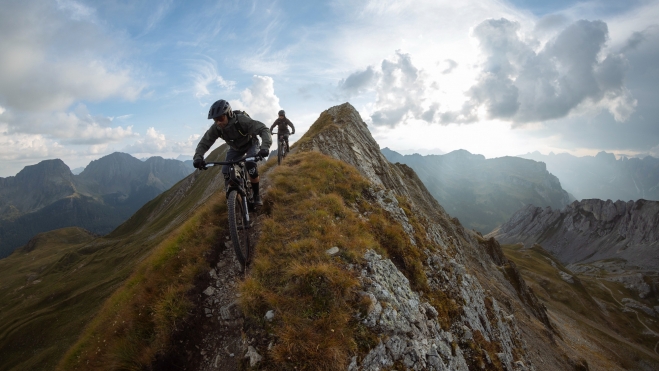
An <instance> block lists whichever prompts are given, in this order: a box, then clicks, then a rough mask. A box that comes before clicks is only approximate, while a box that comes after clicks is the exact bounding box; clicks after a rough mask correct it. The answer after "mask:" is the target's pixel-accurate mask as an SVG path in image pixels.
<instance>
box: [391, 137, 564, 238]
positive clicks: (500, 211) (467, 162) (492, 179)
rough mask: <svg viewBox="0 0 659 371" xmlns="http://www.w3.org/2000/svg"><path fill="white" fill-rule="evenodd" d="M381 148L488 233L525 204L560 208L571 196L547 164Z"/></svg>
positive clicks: (472, 226) (455, 211) (448, 206)
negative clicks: (408, 153) (402, 153)
mask: <svg viewBox="0 0 659 371" xmlns="http://www.w3.org/2000/svg"><path fill="white" fill-rule="evenodd" d="M382 153H383V154H384V156H385V157H386V158H387V160H389V161H390V162H392V163H402V164H406V165H408V166H410V167H411V168H412V169H414V171H415V172H416V173H417V174H418V176H419V178H420V179H421V180H422V181H423V183H424V184H425V185H426V187H427V188H428V191H429V192H430V193H431V194H432V195H433V196H434V197H435V199H437V201H439V203H440V204H441V205H442V206H443V207H444V208H445V209H446V210H447V211H448V212H449V213H451V215H453V216H455V217H457V218H458V219H459V220H460V222H461V223H463V224H464V226H465V227H467V228H470V229H475V230H477V231H479V232H481V233H488V232H490V231H492V230H493V229H494V228H496V227H497V226H499V225H501V224H502V223H504V222H505V221H506V220H508V218H510V216H511V215H513V213H514V212H515V211H517V210H519V209H520V208H522V207H523V206H525V205H527V204H532V205H537V206H551V207H553V208H561V207H563V206H565V205H567V204H568V203H569V202H570V201H571V200H573V198H571V197H570V195H569V194H568V193H567V192H566V191H564V190H563V188H562V187H561V183H560V182H559V180H558V178H556V177H555V176H554V175H552V174H551V173H549V172H548V171H547V168H546V166H545V164H543V163H541V162H536V161H533V160H526V159H521V158H517V157H499V158H492V159H486V158H485V157H484V156H483V155H475V154H471V153H469V152H468V151H466V150H457V151H453V152H450V153H448V154H445V155H428V156H421V155H419V154H413V155H401V154H399V153H397V152H395V151H392V150H390V149H389V148H384V149H382Z"/></svg>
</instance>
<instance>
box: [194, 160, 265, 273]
mask: <svg viewBox="0 0 659 371" xmlns="http://www.w3.org/2000/svg"><path fill="white" fill-rule="evenodd" d="M262 159H263V158H262V157H261V156H258V155H257V156H252V157H247V156H244V157H242V158H240V159H238V160H235V161H222V162H206V166H208V165H211V166H220V165H229V184H228V188H227V190H226V196H227V208H228V209H229V233H230V234H231V242H232V243H233V249H234V251H235V252H236V257H237V258H238V261H239V262H240V266H241V268H242V270H243V271H245V269H246V268H247V265H248V264H249V262H250V259H251V246H250V240H249V230H250V228H252V224H253V222H252V220H250V217H249V211H250V210H252V211H253V210H254V194H253V192H252V183H251V182H250V181H249V179H247V171H246V170H245V162H258V161H261V160H262Z"/></svg>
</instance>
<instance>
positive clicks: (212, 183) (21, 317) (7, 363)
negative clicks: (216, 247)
mask: <svg viewBox="0 0 659 371" xmlns="http://www.w3.org/2000/svg"><path fill="white" fill-rule="evenodd" d="M225 152H226V146H221V147H220V148H218V149H217V150H215V151H213V153H212V154H211V155H210V156H209V158H210V159H219V158H223V157H224V153H225ZM217 173H218V169H210V170H208V171H205V172H195V173H193V174H191V175H190V176H188V177H187V178H185V179H183V180H182V181H180V182H179V183H177V184H176V185H175V186H174V187H172V188H171V189H170V190H168V191H166V192H164V193H162V194H161V195H159V196H158V197H156V198H155V199H153V200H152V201H150V202H149V203H147V204H146V205H145V206H144V207H142V209H140V210H139V211H138V212H137V213H135V214H134V215H133V216H132V217H131V218H130V219H129V220H128V221H126V222H125V223H124V224H122V225H121V226H119V227H118V228H117V229H116V230H115V231H113V232H112V233H110V234H109V235H107V236H104V237H99V238H93V237H92V236H91V235H90V234H89V233H88V232H84V231H82V230H81V229H78V228H67V229H64V230H56V231H51V232H47V233H42V234H41V235H39V236H37V237H35V239H33V240H32V241H31V242H30V243H28V244H27V246H26V247H24V248H21V249H18V250H17V251H15V252H14V253H13V254H12V255H10V256H9V257H7V258H5V259H2V260H0V303H1V304H0V359H2V362H1V363H0V370H27V369H29V370H52V369H54V368H55V366H56V364H57V362H58V361H59V359H60V358H61V357H62V355H63V354H64V353H65V352H66V350H67V349H69V348H70V347H71V346H72V345H73V344H74V343H75V342H76V340H78V338H79V337H80V335H81V333H82V331H83V330H84V329H85V327H86V326H88V325H89V323H90V321H91V320H92V319H93V318H95V317H97V316H98V311H99V309H100V308H101V306H102V305H103V303H104V302H106V300H107V298H108V297H110V295H112V293H113V292H115V291H116V290H117V288H119V287H122V285H124V284H125V281H126V279H127V278H128V277H129V276H131V274H134V272H135V269H136V267H137V266H138V265H139V264H144V261H149V259H153V258H149V256H152V255H153V254H154V248H158V249H160V250H159V251H162V249H163V248H165V249H166V248H167V246H170V245H171V241H177V239H176V238H177V236H179V237H178V238H181V237H180V236H181V234H184V232H185V231H186V230H187V231H189V230H190V229H191V228H195V227H194V223H195V221H196V222H197V223H201V222H202V221H203V222H204V224H206V223H207V220H205V219H199V215H200V213H205V214H206V215H209V214H210V215H212V217H210V219H213V218H214V215H216V214H217V213H216V211H217V210H216V209H214V208H213V205H215V204H218V203H219V204H220V205H221V204H222V201H223V197H220V195H219V194H218V195H215V196H214V194H215V191H216V190H217V189H219V187H220V186H221V184H222V183H223V181H222V180H221V176H220V177H219V178H220V179H219V180H218V177H217ZM202 204H203V207H200V206H202ZM214 210H215V211H214ZM219 210H221V209H219ZM184 224H185V225H184ZM177 231H178V232H177ZM203 231H204V234H201V236H203V235H205V234H206V233H208V234H212V233H214V229H213V228H209V229H203ZM165 241H170V245H167V243H166V242H165ZM209 246H210V244H206V245H201V244H200V248H202V249H203V248H209ZM170 247H171V246H170ZM156 255H157V254H156ZM200 256H203V254H201V255H200ZM145 259H146V260H145Z"/></svg>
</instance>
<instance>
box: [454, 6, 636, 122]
mask: <svg viewBox="0 0 659 371" xmlns="http://www.w3.org/2000/svg"><path fill="white" fill-rule="evenodd" d="M474 36H475V37H476V38H477V39H478V40H479V42H480V47H481V50H482V52H483V56H484V61H483V62H482V64H481V72H480V76H479V78H478V82H477V83H476V85H474V86H473V87H472V88H471V89H470V90H469V92H468V93H467V95H468V97H469V101H468V102H467V103H465V105H464V107H463V109H462V110H461V111H459V112H455V111H454V112H447V113H444V115H443V116H442V117H443V120H444V121H448V122H474V121H477V120H479V111H478V110H479V109H480V108H484V109H485V112H486V114H487V116H488V117H489V118H495V119H504V120H510V121H512V122H516V123H528V122H542V121H547V120H553V119H558V118H562V117H566V116H568V115H569V114H570V113H571V112H572V111H573V110H575V109H576V108H577V107H578V106H580V105H582V104H583V105H598V106H600V107H605V108H606V109H608V110H609V111H610V112H611V113H612V114H613V115H614V117H615V118H616V120H619V121H625V120H627V118H629V116H630V115H631V114H632V113H633V112H634V108H635V106H636V100H635V99H634V98H633V97H632V95H631V93H630V92H629V91H628V90H627V89H625V87H624V84H623V81H624V79H623V77H624V73H625V68H626V64H625V59H624V57H623V56H622V55H617V54H604V55H603V57H602V51H603V48H604V45H605V42H606V40H607V36H608V28H607V26H606V23H604V22H602V21H592V22H591V21H584V20H582V21H577V22H575V23H573V24H571V25H569V26H568V27H567V28H565V29H564V30H563V31H562V32H560V33H559V34H558V36H556V38H554V39H552V40H551V41H550V42H548V43H547V44H546V45H545V46H544V47H543V48H542V49H540V50H539V51H538V52H536V51H535V49H534V47H535V45H536V44H537V41H535V40H534V39H529V40H526V39H525V38H524V36H523V34H522V33H521V32H520V24H519V23H517V22H511V21H509V20H507V19H504V18H501V19H498V20H494V19H490V20H487V21H484V22H482V23H481V24H479V25H478V26H477V27H476V28H475V29H474Z"/></svg>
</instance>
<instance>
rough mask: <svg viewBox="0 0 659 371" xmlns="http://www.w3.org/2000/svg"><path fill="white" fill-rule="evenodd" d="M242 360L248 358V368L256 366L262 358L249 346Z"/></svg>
mask: <svg viewBox="0 0 659 371" xmlns="http://www.w3.org/2000/svg"><path fill="white" fill-rule="evenodd" d="M244 358H249V367H254V366H256V364H257V363H259V362H261V360H262V359H263V357H262V356H261V355H260V354H259V353H258V352H257V351H256V349H254V347H253V346H251V345H250V346H249V347H248V348H247V353H245V357H244Z"/></svg>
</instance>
